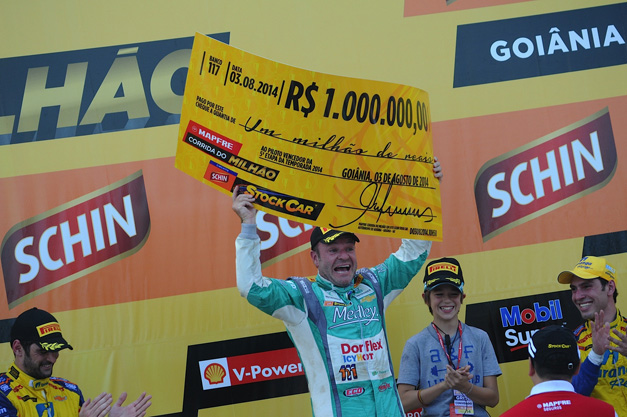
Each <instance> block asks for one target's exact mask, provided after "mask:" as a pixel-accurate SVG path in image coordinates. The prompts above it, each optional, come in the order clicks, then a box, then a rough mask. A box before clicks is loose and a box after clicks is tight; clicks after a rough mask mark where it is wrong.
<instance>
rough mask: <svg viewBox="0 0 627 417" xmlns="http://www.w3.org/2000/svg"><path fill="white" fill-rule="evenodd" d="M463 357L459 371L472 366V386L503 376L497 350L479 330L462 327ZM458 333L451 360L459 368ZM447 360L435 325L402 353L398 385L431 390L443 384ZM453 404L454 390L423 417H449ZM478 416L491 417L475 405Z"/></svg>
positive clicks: (432, 404) (427, 408)
mask: <svg viewBox="0 0 627 417" xmlns="http://www.w3.org/2000/svg"><path fill="white" fill-rule="evenodd" d="M461 336H462V337H461V340H462V354H461V360H460V361H459V367H462V366H465V365H470V373H471V374H472V375H473V379H472V380H471V381H470V382H472V383H473V384H475V385H477V386H479V387H482V386H483V378H484V377H486V376H499V375H501V368H500V367H499V364H498V361H497V359H496V355H495V353H494V348H493V347H492V344H491V343H490V338H489V337H488V334H487V333H486V332H484V331H483V330H481V329H478V328H476V327H472V326H467V325H465V324H463V323H462V334H461ZM459 340H460V337H459V332H457V334H455V337H454V338H453V339H452V341H451V346H452V349H451V359H452V361H453V364H454V365H455V367H456V368H457V367H458V366H457V361H458V356H459V355H458V352H459ZM446 365H448V359H447V358H446V354H445V352H444V349H442V345H441V344H440V341H439V339H438V336H437V333H436V330H435V329H434V328H433V326H432V325H429V326H427V327H426V328H425V329H424V330H422V331H421V332H420V333H418V334H417V335H415V336H412V337H411V338H410V339H409V340H408V341H407V343H406V344H405V348H404V349H403V356H402V357H401V365H400V369H399V372H398V379H397V383H398V384H408V385H413V386H415V387H417V388H418V389H425V388H429V387H431V386H433V385H436V384H438V383H439V382H441V381H444V376H445V375H446ZM452 401H453V390H447V391H445V392H443V393H442V394H441V395H440V396H439V397H437V398H436V399H435V400H434V401H433V402H431V404H429V406H428V407H425V409H424V412H423V414H422V415H423V416H448V415H449V404H450V403H451V402H452ZM474 411H475V414H474V415H475V416H477V417H481V416H486V417H487V416H489V414H488V412H487V411H486V410H485V407H483V406H480V405H477V404H474Z"/></svg>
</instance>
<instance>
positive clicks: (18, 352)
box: [11, 339, 24, 356]
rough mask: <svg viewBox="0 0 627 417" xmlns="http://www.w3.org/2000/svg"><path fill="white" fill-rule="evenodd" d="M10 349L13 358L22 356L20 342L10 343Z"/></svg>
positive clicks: (22, 350) (22, 351)
mask: <svg viewBox="0 0 627 417" xmlns="http://www.w3.org/2000/svg"><path fill="white" fill-rule="evenodd" d="M11 349H13V354H14V355H15V356H22V355H23V354H24V347H23V346H22V342H20V341H19V340H17V339H16V340H14V341H13V343H11Z"/></svg>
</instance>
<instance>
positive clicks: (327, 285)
mask: <svg viewBox="0 0 627 417" xmlns="http://www.w3.org/2000/svg"><path fill="white" fill-rule="evenodd" d="M362 279H363V278H362V276H361V275H360V274H357V275H355V277H353V280H352V281H351V283H350V284H349V285H347V286H346V287H338V286H337V285H334V284H333V283H332V282H331V281H329V280H328V279H326V278H324V277H323V276H322V275H320V274H318V276H317V277H316V282H317V283H318V285H320V287H321V288H322V289H323V290H333V291H335V292H336V293H338V294H346V293H348V292H349V291H353V290H354V289H355V287H357V286H358V285H359V283H360V282H361V281H362Z"/></svg>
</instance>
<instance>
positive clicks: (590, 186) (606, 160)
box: [475, 108, 618, 242]
mask: <svg viewBox="0 0 627 417" xmlns="http://www.w3.org/2000/svg"><path fill="white" fill-rule="evenodd" d="M617 159H618V158H617V155H616V145H615V143H614V133H613V131H612V123H611V121H610V114H609V111H608V109H607V108H605V109H603V110H601V111H599V112H598V113H596V114H593V115H592V116H590V117H588V118H586V119H584V120H581V121H579V122H577V123H574V124H572V125H570V126H567V127H565V128H563V129H560V130H558V131H557V132H553V133H551V134H549V135H547V136H545V137H542V138H540V139H537V140H535V141H533V142H531V143H529V144H527V145H525V146H522V147H520V148H518V149H514V150H513V151H511V152H509V153H506V154H504V155H501V156H499V157H497V158H494V159H492V160H490V161H488V162H487V163H486V164H485V165H483V167H481V169H480V170H479V172H478V173H477V177H476V178H475V201H476V203H477V214H478V215H479V223H480V225H481V235H482V236H483V241H484V242H485V241H487V240H489V239H491V238H493V237H494V236H496V235H498V234H500V233H503V232H504V231H506V230H508V229H511V228H513V227H515V226H517V225H519V224H522V223H524V222H527V221H529V220H531V219H534V218H536V217H539V216H541V215H543V214H545V213H547V212H549V211H551V210H555V209H557V208H560V207H562V206H564V205H566V204H568V203H570V202H572V201H574V200H576V199H578V198H580V197H583V196H584V195H586V194H589V193H592V192H593V191H596V190H598V189H600V188H602V187H604V186H605V185H606V184H607V183H609V181H610V180H611V179H612V177H613V176H614V172H615V171H616V164H617Z"/></svg>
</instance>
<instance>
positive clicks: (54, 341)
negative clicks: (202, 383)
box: [0, 308, 152, 417]
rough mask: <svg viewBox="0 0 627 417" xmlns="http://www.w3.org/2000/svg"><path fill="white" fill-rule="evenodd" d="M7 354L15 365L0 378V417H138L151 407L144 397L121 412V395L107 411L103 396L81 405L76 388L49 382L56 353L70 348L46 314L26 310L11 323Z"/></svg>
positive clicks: (65, 382)
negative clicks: (13, 357) (10, 353)
mask: <svg viewBox="0 0 627 417" xmlns="http://www.w3.org/2000/svg"><path fill="white" fill-rule="evenodd" d="M11 348H12V349H13V353H14V355H15V361H14V362H13V364H12V365H11V366H10V367H9V370H8V372H6V373H1V374H0V417H73V416H79V417H104V416H106V415H107V414H108V413H109V412H110V413H111V414H110V416H111V417H142V416H145V415H146V410H147V409H148V407H149V406H150V404H151V403H150V398H152V397H150V396H146V394H145V393H144V394H142V395H141V396H140V397H139V398H138V399H137V400H136V401H134V402H133V403H132V404H130V405H128V406H126V407H122V403H124V401H125V400H126V393H123V394H122V395H121V396H120V398H119V399H118V401H117V402H116V403H115V404H114V405H113V406H112V405H111V404H112V402H113V400H112V396H111V394H108V393H102V394H100V395H98V396H97V397H96V398H94V399H93V401H92V400H91V399H88V400H86V401H84V399H83V394H82V393H81V390H80V389H79V388H78V387H77V386H76V384H73V383H71V382H69V381H68V380H66V379H63V378H57V377H53V376H52V369H53V366H54V364H55V362H56V361H57V359H58V357H59V351H60V350H63V349H66V348H67V349H72V346H70V344H69V343H68V342H67V341H66V340H65V339H64V338H63V336H62V334H61V326H60V325H59V323H58V322H57V320H56V319H55V318H54V316H53V315H52V314H50V313H48V312H47V311H44V310H41V309H38V308H32V309H30V310H27V311H25V312H23V313H22V314H20V315H19V316H18V317H17V318H16V319H15V322H14V323H13V326H12V328H11Z"/></svg>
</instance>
